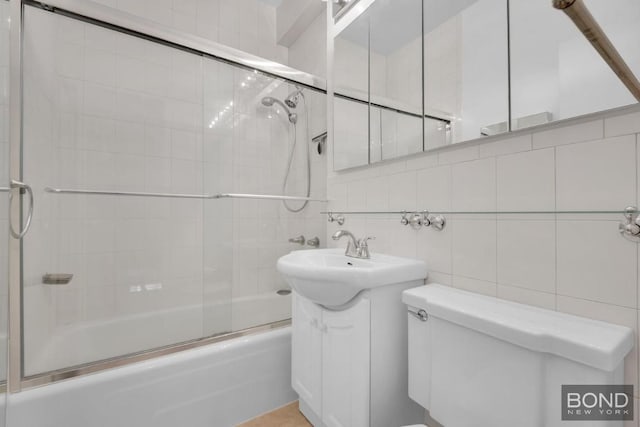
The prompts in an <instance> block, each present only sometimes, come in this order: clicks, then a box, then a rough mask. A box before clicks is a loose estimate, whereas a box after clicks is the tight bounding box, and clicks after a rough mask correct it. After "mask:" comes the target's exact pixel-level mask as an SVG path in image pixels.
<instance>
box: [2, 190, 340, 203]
mask: <svg viewBox="0 0 640 427" xmlns="http://www.w3.org/2000/svg"><path fill="white" fill-rule="evenodd" d="M0 191H2V190H1V189H0ZM44 191H46V192H47V193H54V194H89V195H100V196H134V197H161V198H171V199H201V200H215V199H258V200H292V201H295V200H298V201H303V200H304V201H309V202H328V200H325V199H315V198H312V197H299V196H284V195H273V194H249V193H217V194H181V193H148V192H137V191H110V190H81V189H70V188H52V187H46V188H45V189H44Z"/></svg>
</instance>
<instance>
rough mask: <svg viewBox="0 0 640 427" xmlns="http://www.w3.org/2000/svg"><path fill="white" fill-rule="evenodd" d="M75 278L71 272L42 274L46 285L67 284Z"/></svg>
mask: <svg viewBox="0 0 640 427" xmlns="http://www.w3.org/2000/svg"><path fill="white" fill-rule="evenodd" d="M71 279H73V274H70V273H47V274H45V275H44V276H42V283H44V284H45V285H67V284H69V282H70V281H71Z"/></svg>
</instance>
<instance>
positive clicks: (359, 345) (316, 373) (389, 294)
mask: <svg viewBox="0 0 640 427" xmlns="http://www.w3.org/2000/svg"><path fill="white" fill-rule="evenodd" d="M344 253H345V250H344V249H319V250H318V249H312V250H306V251H295V252H291V253H290V254H288V255H285V256H283V257H282V258H280V259H279V260H278V271H279V272H280V273H281V274H282V275H283V276H284V277H285V279H286V281H287V282H288V283H289V285H290V286H291V287H292V288H293V298H292V307H291V327H292V334H291V385H292V387H293V389H294V390H295V391H296V392H297V393H298V397H299V408H300V411H302V413H303V414H304V415H305V417H307V419H308V420H309V421H310V422H311V424H312V425H314V426H318V427H325V426H338V425H341V426H354V427H355V426H368V427H388V426H398V425H410V424H418V423H420V422H421V421H422V420H424V409H423V408H422V407H420V406H419V405H418V404H416V403H415V402H413V401H412V400H411V399H410V398H409V395H408V392H407V390H408V389H409V386H408V376H407V361H408V352H407V349H408V344H407V309H406V306H404V305H403V303H402V300H401V294H402V292H403V291H404V290H405V289H409V288H414V287H418V286H422V285H423V284H424V279H425V278H426V277H427V266H426V265H425V263H424V262H423V261H419V260H415V259H409V258H400V257H394V256H389V255H380V254H376V253H375V252H374V253H373V254H371V257H370V258H369V259H361V258H354V257H348V256H345V254H344Z"/></svg>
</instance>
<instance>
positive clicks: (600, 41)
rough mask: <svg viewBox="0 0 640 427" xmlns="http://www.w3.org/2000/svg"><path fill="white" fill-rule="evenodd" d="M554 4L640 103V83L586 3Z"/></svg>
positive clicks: (579, 0) (561, 0)
mask: <svg viewBox="0 0 640 427" xmlns="http://www.w3.org/2000/svg"><path fill="white" fill-rule="evenodd" d="M552 2H553V7H555V8H556V9H560V10H563V11H564V13H566V14H567V16H568V17H569V18H571V20H572V21H573V23H574V24H575V25H576V27H578V29H579V30H580V32H582V34H584V36H585V37H586V38H587V40H589V42H590V43H591V45H593V47H594V48H595V49H596V50H597V51H598V53H599V54H600V56H601V57H602V59H604V60H605V62H606V63H607V64H609V67H611V69H612V70H613V72H614V73H616V75H617V76H618V78H619V79H620V81H622V83H623V84H624V85H625V86H626V87H627V89H629V92H631V94H632V95H633V96H634V97H635V98H636V100H638V101H639V102H640V81H638V79H637V78H636V76H635V75H634V74H633V71H631V68H629V66H628V65H627V63H626V62H625V60H624V59H623V58H622V56H621V55H620V53H619V52H618V50H617V49H616V48H615V46H613V43H611V40H609V38H608V37H607V35H606V34H605V33H604V31H603V30H602V28H601V27H600V25H598V23H597V22H596V20H595V19H594V18H593V15H591V12H589V9H587V6H586V5H585V4H584V2H583V1H582V0H552Z"/></svg>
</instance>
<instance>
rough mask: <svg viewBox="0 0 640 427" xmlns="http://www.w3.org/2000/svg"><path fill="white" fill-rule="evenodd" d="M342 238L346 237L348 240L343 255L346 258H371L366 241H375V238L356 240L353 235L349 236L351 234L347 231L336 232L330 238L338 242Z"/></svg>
mask: <svg viewBox="0 0 640 427" xmlns="http://www.w3.org/2000/svg"><path fill="white" fill-rule="evenodd" d="M343 236H347V237H348V238H349V241H348V242H347V249H346V250H345V251H344V254H345V255H346V256H350V257H353V258H363V259H369V258H371V254H370V253H369V245H368V244H367V241H369V240H372V239H375V237H365V238H362V239H360V240H358V239H356V237H355V236H354V235H353V234H351V232H349V231H347V230H338V231H336V232H335V233H333V236H331V238H332V239H333V240H340V238H341V237H343Z"/></svg>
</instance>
